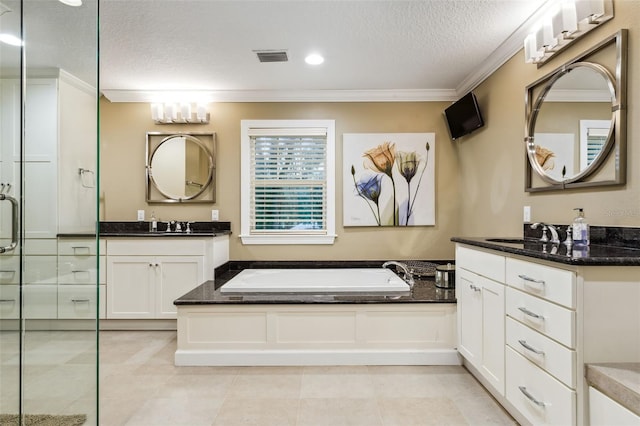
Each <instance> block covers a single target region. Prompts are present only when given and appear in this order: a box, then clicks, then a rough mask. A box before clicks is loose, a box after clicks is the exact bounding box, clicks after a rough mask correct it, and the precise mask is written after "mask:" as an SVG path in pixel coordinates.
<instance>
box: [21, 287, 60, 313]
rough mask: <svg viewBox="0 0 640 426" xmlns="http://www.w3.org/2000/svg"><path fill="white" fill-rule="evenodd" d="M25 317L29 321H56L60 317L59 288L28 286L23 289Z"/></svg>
mask: <svg viewBox="0 0 640 426" xmlns="http://www.w3.org/2000/svg"><path fill="white" fill-rule="evenodd" d="M22 291H23V293H22V296H23V297H24V311H23V315H24V317H25V318H28V319H55V318H57V317H58V286H56V285H27V286H24V287H22Z"/></svg>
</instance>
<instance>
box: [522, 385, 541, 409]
mask: <svg viewBox="0 0 640 426" xmlns="http://www.w3.org/2000/svg"><path fill="white" fill-rule="evenodd" d="M518 389H520V392H522V393H523V394H524V396H526V397H527V399H528V400H529V401H531V402H533V403H534V404H536V405H537V406H538V407H542V408H544V407H545V405H546V404H545V403H544V402H542V401H540V400H538V399H536V398H535V397H534V396H533V395H531V394H530V393H529V391H528V390H527V388H526V387H524V386H518Z"/></svg>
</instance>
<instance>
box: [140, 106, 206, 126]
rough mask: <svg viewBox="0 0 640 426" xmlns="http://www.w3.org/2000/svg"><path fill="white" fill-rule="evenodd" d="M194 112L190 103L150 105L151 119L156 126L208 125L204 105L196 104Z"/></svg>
mask: <svg viewBox="0 0 640 426" xmlns="http://www.w3.org/2000/svg"><path fill="white" fill-rule="evenodd" d="M195 111H196V112H195V113H194V112H192V107H191V103H190V102H182V103H180V104H177V103H173V102H165V103H160V102H156V103H152V104H151V119H152V120H153V121H154V122H155V123H156V124H209V117H210V116H209V113H208V112H207V106H206V104H204V103H197V104H196V108H195Z"/></svg>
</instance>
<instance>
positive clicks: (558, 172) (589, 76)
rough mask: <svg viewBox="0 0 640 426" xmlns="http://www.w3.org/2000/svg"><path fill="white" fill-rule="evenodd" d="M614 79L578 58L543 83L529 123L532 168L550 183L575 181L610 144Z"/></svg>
mask: <svg viewBox="0 0 640 426" xmlns="http://www.w3.org/2000/svg"><path fill="white" fill-rule="evenodd" d="M615 100H616V93H615V88H614V80H613V77H612V76H611V74H610V73H609V71H607V69H606V68H604V67H602V66H601V65H598V64H594V63H590V62H576V63H573V64H571V65H567V66H566V67H563V68H561V69H560V70H559V71H557V72H556V73H555V74H553V76H552V77H551V78H550V79H549V80H548V81H547V83H546V84H545V85H544V86H543V87H542V89H541V91H540V93H539V94H538V97H537V98H536V102H535V105H534V107H533V109H532V113H531V116H530V118H529V123H528V127H527V138H526V142H527V155H528V157H529V162H530V164H531V167H532V168H533V169H534V170H536V172H537V173H538V174H539V175H540V176H541V177H542V178H543V179H544V180H545V181H547V182H549V183H554V184H555V183H570V182H575V181H578V180H580V179H582V178H584V177H586V176H588V175H589V174H591V173H592V172H593V171H595V170H596V169H597V168H598V166H599V165H600V164H601V163H602V162H603V161H604V160H605V158H606V156H607V153H608V152H609V151H610V149H611V147H612V146H613V144H614V137H613V135H614V127H615V115H614V112H613V111H614V108H613V107H614V103H615Z"/></svg>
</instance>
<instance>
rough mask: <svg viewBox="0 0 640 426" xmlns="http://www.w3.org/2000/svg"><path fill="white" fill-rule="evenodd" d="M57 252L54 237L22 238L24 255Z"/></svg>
mask: <svg viewBox="0 0 640 426" xmlns="http://www.w3.org/2000/svg"><path fill="white" fill-rule="evenodd" d="M57 253H58V246H57V240H56V239H55V238H26V239H25V240H24V254H26V255H50V254H51V255H54V256H55V255H56V254H57Z"/></svg>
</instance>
